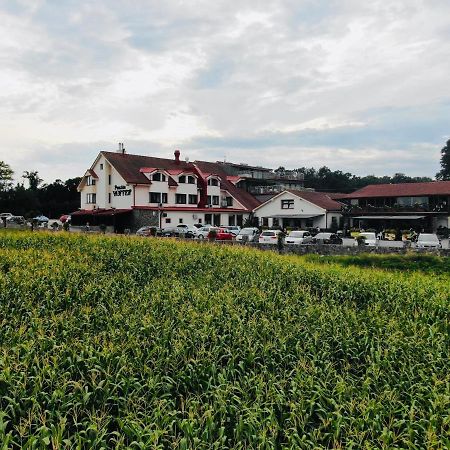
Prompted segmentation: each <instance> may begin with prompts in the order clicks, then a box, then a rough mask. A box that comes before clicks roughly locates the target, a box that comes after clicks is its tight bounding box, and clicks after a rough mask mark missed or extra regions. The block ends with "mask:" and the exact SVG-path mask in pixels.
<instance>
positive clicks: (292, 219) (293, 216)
mask: <svg viewBox="0 0 450 450" xmlns="http://www.w3.org/2000/svg"><path fill="white" fill-rule="evenodd" d="M342 207H343V204H342V203H340V202H338V201H336V200H333V199H332V198H331V197H330V196H329V195H328V194H327V193H325V192H314V191H297V190H290V189H289V190H285V191H283V192H280V193H279V194H277V195H274V196H273V197H271V198H270V199H269V200H266V201H265V202H264V203H262V204H261V205H259V206H258V207H256V208H255V209H254V215H255V217H257V218H258V220H259V225H260V226H263V227H270V228H272V227H274V228H277V227H281V228H299V229H306V228H320V229H335V230H337V229H339V228H340V227H342Z"/></svg>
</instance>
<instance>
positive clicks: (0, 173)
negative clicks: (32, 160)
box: [0, 161, 81, 219]
mask: <svg viewBox="0 0 450 450" xmlns="http://www.w3.org/2000/svg"><path fill="white" fill-rule="evenodd" d="M13 176H14V172H13V171H12V169H11V167H10V166H9V165H8V164H6V163H5V162H4V161H0V212H10V213H12V214H14V215H17V216H24V217H26V218H32V217H35V216H38V215H41V214H43V215H44V216H47V217H49V218H52V219H57V218H59V217H60V216H61V215H63V214H69V213H71V212H73V211H76V210H77V209H78V208H79V207H80V193H79V192H78V191H77V186H78V184H79V183H80V181H81V178H80V177H76V178H69V179H68V180H66V181H62V180H59V179H58V180H55V181H54V182H53V183H50V184H44V183H42V179H41V178H40V177H39V173H38V172H37V171H26V172H24V173H23V175H22V177H21V178H22V179H23V181H21V182H18V183H16V184H15V185H14V184H13ZM25 182H27V186H25Z"/></svg>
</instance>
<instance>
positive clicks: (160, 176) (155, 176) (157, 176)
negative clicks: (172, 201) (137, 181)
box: [152, 172, 166, 181]
mask: <svg viewBox="0 0 450 450" xmlns="http://www.w3.org/2000/svg"><path fill="white" fill-rule="evenodd" d="M152 180H153V181H166V176H165V175H164V174H163V173H161V172H156V173H154V174H153V176H152Z"/></svg>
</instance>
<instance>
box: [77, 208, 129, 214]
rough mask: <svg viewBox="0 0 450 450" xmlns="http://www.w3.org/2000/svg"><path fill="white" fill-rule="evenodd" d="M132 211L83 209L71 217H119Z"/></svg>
mask: <svg viewBox="0 0 450 450" xmlns="http://www.w3.org/2000/svg"><path fill="white" fill-rule="evenodd" d="M131 211H132V210H131V209H81V210H79V211H75V212H73V213H71V216H117V215H118V214H126V213H129V212H131Z"/></svg>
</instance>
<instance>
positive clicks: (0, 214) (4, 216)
mask: <svg viewBox="0 0 450 450" xmlns="http://www.w3.org/2000/svg"><path fill="white" fill-rule="evenodd" d="M9 217H13V215H12V214H11V213H0V219H8V218H9Z"/></svg>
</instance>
